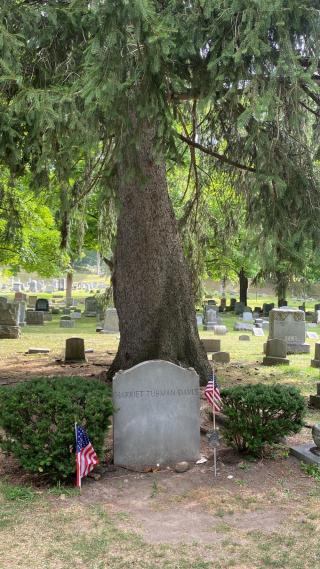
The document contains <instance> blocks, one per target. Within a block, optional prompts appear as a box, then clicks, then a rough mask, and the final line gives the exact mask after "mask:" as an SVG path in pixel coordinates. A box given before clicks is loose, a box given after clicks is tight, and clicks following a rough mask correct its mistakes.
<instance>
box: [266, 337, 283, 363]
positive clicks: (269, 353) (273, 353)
mask: <svg viewBox="0 0 320 569" xmlns="http://www.w3.org/2000/svg"><path fill="white" fill-rule="evenodd" d="M286 356H287V344H286V342H285V341H284V340H279V339H278V338H275V339H273V340H268V341H267V344H266V355H265V357H264V358H263V362H262V364H263V365H264V366H273V365H289V360H288V359H287V357H286Z"/></svg>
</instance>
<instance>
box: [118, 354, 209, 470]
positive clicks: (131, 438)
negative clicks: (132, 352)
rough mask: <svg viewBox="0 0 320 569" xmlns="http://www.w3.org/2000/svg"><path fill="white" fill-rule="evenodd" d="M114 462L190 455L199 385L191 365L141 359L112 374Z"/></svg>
mask: <svg viewBox="0 0 320 569" xmlns="http://www.w3.org/2000/svg"><path fill="white" fill-rule="evenodd" d="M113 408H114V417H113V449H114V464H115V465H117V466H129V467H134V468H143V467H145V466H153V465H154V466H155V465H157V464H159V465H165V464H175V463H177V462H180V461H184V460H185V461H196V460H197V459H198V458H199V454H200V389H199V377H198V375H197V374H196V372H195V371H194V370H193V369H185V368H182V367H179V366H177V365H175V364H173V363H170V362H166V361H159V360H153V361H147V362H143V363H140V364H138V365H136V366H134V367H133V368H131V369H128V370H126V371H120V372H118V373H117V374H116V375H115V376H114V378H113Z"/></svg>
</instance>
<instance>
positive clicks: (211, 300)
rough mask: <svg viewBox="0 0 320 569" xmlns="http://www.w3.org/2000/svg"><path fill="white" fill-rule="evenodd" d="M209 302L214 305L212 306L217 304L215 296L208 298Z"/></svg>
mask: <svg viewBox="0 0 320 569" xmlns="http://www.w3.org/2000/svg"><path fill="white" fill-rule="evenodd" d="M207 304H209V305H212V306H216V304H217V303H216V301H215V300H214V298H210V299H209V300H207Z"/></svg>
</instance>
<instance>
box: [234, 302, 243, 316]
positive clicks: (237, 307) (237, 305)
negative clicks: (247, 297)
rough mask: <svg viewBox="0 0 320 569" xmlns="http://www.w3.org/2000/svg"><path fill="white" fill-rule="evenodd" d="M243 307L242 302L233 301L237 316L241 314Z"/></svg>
mask: <svg viewBox="0 0 320 569" xmlns="http://www.w3.org/2000/svg"><path fill="white" fill-rule="evenodd" d="M244 309H245V304H244V302H235V304H234V311H235V313H236V315H237V316H240V315H241V314H243V312H244Z"/></svg>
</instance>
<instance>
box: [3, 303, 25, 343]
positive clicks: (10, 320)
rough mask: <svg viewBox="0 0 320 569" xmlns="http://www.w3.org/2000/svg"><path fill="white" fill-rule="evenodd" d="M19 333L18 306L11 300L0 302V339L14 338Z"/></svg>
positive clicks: (18, 336)
mask: <svg viewBox="0 0 320 569" xmlns="http://www.w3.org/2000/svg"><path fill="white" fill-rule="evenodd" d="M20 335H21V330H20V327H19V325H18V306H17V305H16V304H14V303H11V302H7V303H0V339H8V340H15V339H17V338H20Z"/></svg>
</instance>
